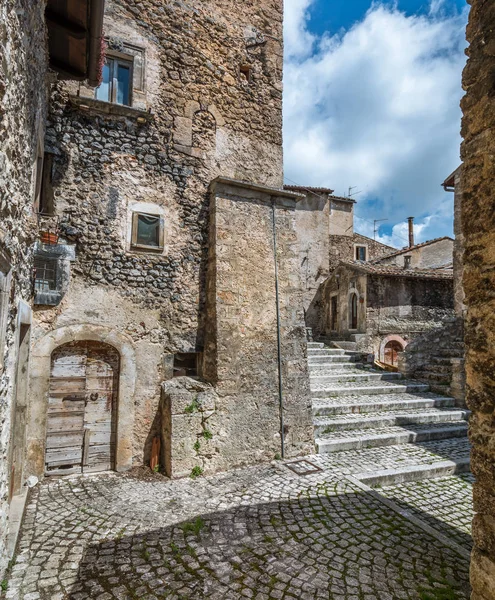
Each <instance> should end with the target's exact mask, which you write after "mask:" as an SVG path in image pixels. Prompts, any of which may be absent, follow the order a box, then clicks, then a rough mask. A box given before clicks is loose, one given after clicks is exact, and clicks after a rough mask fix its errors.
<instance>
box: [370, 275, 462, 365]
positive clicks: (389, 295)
mask: <svg viewBox="0 0 495 600" xmlns="http://www.w3.org/2000/svg"><path fill="white" fill-rule="evenodd" d="M366 312H367V315H366V321H367V325H366V332H367V340H366V350H368V351H369V352H373V353H374V354H375V355H376V356H377V357H378V355H379V348H380V342H381V340H382V339H383V338H384V337H386V336H388V335H391V334H398V335H400V336H401V337H402V338H403V339H404V340H405V341H406V342H409V341H411V340H413V339H414V338H415V337H417V336H418V335H420V334H422V333H425V332H428V331H432V330H438V329H439V328H441V327H442V326H443V325H442V324H443V322H444V321H445V320H446V319H449V318H452V317H453V316H454V295H453V282H452V280H449V279H447V280H434V279H418V278H410V279H407V278H405V277H380V276H376V275H370V276H368V285H367V311H366ZM363 349H364V348H363Z"/></svg>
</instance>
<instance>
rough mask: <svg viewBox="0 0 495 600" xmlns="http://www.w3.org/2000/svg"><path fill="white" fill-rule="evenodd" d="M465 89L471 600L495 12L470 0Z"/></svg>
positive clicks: (485, 352) (494, 458)
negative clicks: (470, 449)
mask: <svg viewBox="0 0 495 600" xmlns="http://www.w3.org/2000/svg"><path fill="white" fill-rule="evenodd" d="M467 38H468V41H469V43H470V46H469V49H468V57H469V60H468V64H467V66H466V69H465V71H464V76H463V86H464V89H465V90H466V96H465V98H464V99H463V101H462V109H463V113H464V117H463V124H462V135H463V137H464V142H463V146H462V151H461V157H462V159H463V161H464V165H463V168H462V187H463V193H462V231H463V234H464V246H465V251H464V252H465V253H464V291H465V294H466V298H465V302H466V307H467V315H466V323H465V325H466V330H465V342H466V377H467V405H468V407H469V408H470V409H471V410H472V411H473V414H472V416H471V422H470V439H471V443H472V445H473V450H472V456H471V468H472V470H473V473H474V475H475V477H476V481H475V484H474V508H475V512H476V516H475V518H474V522H473V541H474V550H473V554H472V561H471V584H472V587H473V595H472V598H473V600H493V599H494V598H495V525H494V523H495V494H494V490H495V476H494V473H495V451H494V444H493V440H494V439H495V421H494V418H493V415H494V411H495V378H494V368H493V366H494V364H495V323H494V318H493V315H494V314H495V298H494V296H493V290H494V289H495V269H494V266H495V212H494V210H493V189H494V186H495V163H494V158H493V157H494V156H495V137H494V135H493V131H494V128H495V106H494V102H493V89H494V88H493V86H494V83H493V73H494V71H495V5H494V3H493V2H490V1H488V0H472V2H471V13H470V17H469V25H468V28H467Z"/></svg>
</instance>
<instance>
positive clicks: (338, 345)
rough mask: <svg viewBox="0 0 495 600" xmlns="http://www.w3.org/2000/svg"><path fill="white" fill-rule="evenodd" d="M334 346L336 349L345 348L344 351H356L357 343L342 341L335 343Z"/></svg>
mask: <svg viewBox="0 0 495 600" xmlns="http://www.w3.org/2000/svg"><path fill="white" fill-rule="evenodd" d="M333 344H334V345H335V347H336V348H343V349H344V350H356V349H357V342H347V341H346V342H342V341H334V342H333Z"/></svg>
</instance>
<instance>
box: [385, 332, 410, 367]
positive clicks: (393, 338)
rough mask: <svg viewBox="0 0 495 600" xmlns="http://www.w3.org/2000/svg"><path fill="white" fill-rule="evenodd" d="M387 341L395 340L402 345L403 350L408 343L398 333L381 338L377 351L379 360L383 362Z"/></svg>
mask: <svg viewBox="0 0 495 600" xmlns="http://www.w3.org/2000/svg"><path fill="white" fill-rule="evenodd" d="M389 342H397V343H399V344H400V345H401V346H402V349H403V350H405V348H406V346H407V344H408V343H409V342H407V341H406V340H405V339H404V338H403V337H401V336H400V335H396V334H392V335H387V336H385V337H384V338H383V339H382V340H381V342H380V348H379V351H378V356H379V360H380V362H382V363H384V362H385V347H386V346H387V344H388V343H389Z"/></svg>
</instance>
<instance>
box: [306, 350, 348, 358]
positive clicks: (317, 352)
mask: <svg viewBox="0 0 495 600" xmlns="http://www.w3.org/2000/svg"><path fill="white" fill-rule="evenodd" d="M344 354H345V350H342V349H340V348H308V358H310V357H312V356H344Z"/></svg>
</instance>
